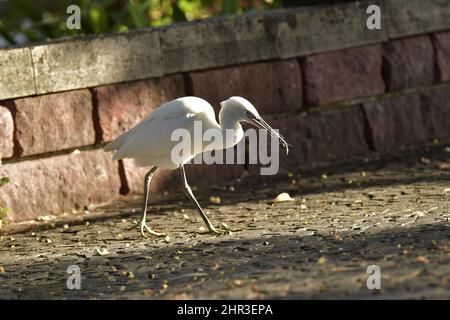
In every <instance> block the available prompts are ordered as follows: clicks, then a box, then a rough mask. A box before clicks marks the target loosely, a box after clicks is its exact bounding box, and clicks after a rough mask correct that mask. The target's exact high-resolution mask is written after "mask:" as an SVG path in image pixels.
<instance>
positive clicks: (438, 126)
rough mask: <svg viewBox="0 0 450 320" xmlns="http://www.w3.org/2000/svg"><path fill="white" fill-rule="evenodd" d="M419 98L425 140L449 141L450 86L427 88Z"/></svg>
mask: <svg viewBox="0 0 450 320" xmlns="http://www.w3.org/2000/svg"><path fill="white" fill-rule="evenodd" d="M420 98H421V111H422V118H423V121H424V126H425V130H426V133H427V135H426V136H427V141H429V142H431V141H433V140H434V139H437V140H438V141H439V142H441V143H442V142H444V143H450V87H446V88H439V89H434V90H428V91H426V92H424V93H422V94H421V95H420Z"/></svg>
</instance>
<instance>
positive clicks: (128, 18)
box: [0, 0, 283, 46]
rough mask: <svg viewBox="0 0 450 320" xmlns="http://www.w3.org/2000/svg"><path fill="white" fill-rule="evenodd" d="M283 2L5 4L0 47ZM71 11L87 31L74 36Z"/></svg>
mask: <svg viewBox="0 0 450 320" xmlns="http://www.w3.org/2000/svg"><path fill="white" fill-rule="evenodd" d="M282 2H283V0H59V1H54V0H33V1H30V0H6V1H5V2H0V46H2V42H3V45H7V44H17V43H26V42H33V41H42V40H46V39H54V38H60V37H64V36H71V35H80V34H98V33H104V32H113V31H116V32H117V31H118V32H123V31H127V30H129V29H133V28H142V27H148V26H161V25H167V24H171V23H174V22H178V21H192V20H198V19H204V18H208V17H212V16H217V15H223V14H237V13H242V12H247V11H252V10H259V9H271V8H279V7H281V6H282ZM69 5H77V6H79V7H80V9H81V29H80V30H69V29H68V28H67V26H66V19H67V17H68V14H67V13H66V10H67V7H68V6H69Z"/></svg>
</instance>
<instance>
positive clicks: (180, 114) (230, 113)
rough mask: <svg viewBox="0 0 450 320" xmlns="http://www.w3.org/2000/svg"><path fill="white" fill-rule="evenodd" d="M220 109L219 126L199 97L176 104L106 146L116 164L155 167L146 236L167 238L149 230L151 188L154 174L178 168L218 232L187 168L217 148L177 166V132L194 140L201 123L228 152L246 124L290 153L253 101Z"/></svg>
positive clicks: (236, 102)
mask: <svg viewBox="0 0 450 320" xmlns="http://www.w3.org/2000/svg"><path fill="white" fill-rule="evenodd" d="M220 105H221V110H220V113H219V123H218V122H217V121H216V117H215V113H214V109H213V108H212V106H211V105H210V104H209V103H208V102H207V101H205V100H203V99H201V98H197V97H183V98H179V99H175V100H172V101H170V102H167V103H165V104H163V105H161V106H160V107H158V108H157V109H156V110H155V111H153V112H152V113H150V115H149V116H148V117H147V118H145V119H144V120H142V121H141V122H140V123H138V124H137V125H136V126H135V127H133V128H132V129H130V130H129V131H127V132H125V133H124V134H122V135H121V136H119V137H118V138H116V139H115V140H114V141H111V142H110V143H109V144H107V145H106V146H105V150H106V151H113V150H116V152H115V153H114V155H113V159H114V160H120V159H124V158H133V159H134V160H135V161H136V163H137V165H139V166H152V167H153V168H152V169H151V170H150V171H149V173H147V175H146V177H145V184H144V187H145V189H144V196H145V197H144V209H143V217H142V220H141V223H140V227H141V233H142V234H143V229H144V228H145V229H146V230H147V231H149V232H150V233H151V234H154V235H163V234H161V233H158V232H155V231H153V230H151V229H150V228H148V227H147V225H146V222H145V216H146V211H147V199H148V189H149V188H148V187H149V184H150V181H151V177H152V175H153V173H154V172H155V171H156V169H157V168H163V169H176V168H178V167H180V168H181V170H182V179H183V188H184V191H185V192H186V194H187V195H188V196H189V198H190V199H191V200H192V201H193V202H194V203H195V204H196V207H197V210H198V211H199V212H200V214H201V215H202V218H203V220H204V221H205V223H206V224H207V226H208V228H209V229H210V230H211V231H214V232H217V230H216V229H215V228H214V227H213V226H212V224H211V223H210V222H209V220H208V218H207V217H206V215H205V214H204V212H203V210H202V209H201V207H200V205H199V204H198V202H197V200H196V199H195V197H194V195H193V194H192V191H191V190H190V188H189V186H188V184H187V180H186V175H185V172H184V164H186V163H187V162H189V161H190V160H191V159H192V158H193V157H195V155H196V154H198V153H202V152H205V151H209V150H212V149H213V148H209V147H210V146H211V144H210V143H206V142H203V141H202V145H201V149H200V150H195V148H191V152H190V153H186V154H184V155H183V157H181V158H180V159H178V160H176V161H178V162H174V161H175V160H174V159H172V150H173V148H174V147H175V146H176V145H177V144H178V143H179V141H172V139H171V136H172V133H173V132H174V131H175V130H176V129H181V128H182V129H186V130H187V131H188V132H189V133H190V134H191V137H192V136H193V135H194V125H195V122H196V121H201V123H202V131H203V132H204V131H206V130H208V129H216V130H219V131H220V132H221V133H222V134H223V137H224V139H223V141H224V142H225V143H224V145H222V146H221V148H224V149H226V148H229V147H232V146H234V145H235V144H237V143H238V142H239V141H240V140H241V139H242V138H243V136H244V132H243V129H242V126H241V124H240V122H242V121H246V122H250V123H252V124H254V125H256V126H258V127H260V128H264V129H266V130H267V131H268V132H269V133H270V134H271V135H273V136H275V137H276V138H278V139H279V141H280V142H281V143H282V144H283V145H284V146H285V147H286V151H287V143H286V142H285V141H284V139H283V138H282V137H281V136H280V135H278V133H276V132H274V131H273V130H272V128H270V126H269V125H268V124H267V123H266V122H265V121H264V120H263V119H262V118H261V117H260V115H259V114H258V112H257V111H256V109H255V107H254V106H253V105H252V104H251V103H250V102H249V101H247V100H246V99H244V98H242V97H231V98H229V99H227V100H225V101H223V102H221V104H220ZM228 130H232V132H233V134H234V135H233V139H232V140H231V141H230V140H229V139H225V137H226V136H227V135H226V131H228ZM202 136H203V135H202ZM194 150H195V151H194Z"/></svg>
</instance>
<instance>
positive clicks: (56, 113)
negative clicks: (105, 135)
mask: <svg viewBox="0 0 450 320" xmlns="http://www.w3.org/2000/svg"><path fill="white" fill-rule="evenodd" d="M14 104H15V108H16V110H17V112H16V115H15V124H16V132H17V141H18V143H19V147H20V149H21V150H22V151H23V152H22V155H30V154H38V153H43V152H49V151H56V150H62V149H68V148H73V147H79V146H85V145H90V144H93V143H94V142H95V131H94V124H93V121H92V99H91V95H90V93H89V91H88V90H79V91H71V92H63V93H55V94H49V95H43V96H37V97H29V98H23V99H17V100H15V102H14Z"/></svg>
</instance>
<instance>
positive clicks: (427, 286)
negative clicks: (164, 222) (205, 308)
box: [0, 223, 450, 299]
mask: <svg viewBox="0 0 450 320" xmlns="http://www.w3.org/2000/svg"><path fill="white" fill-rule="evenodd" d="M341 236H342V238H341V239H340V240H338V239H336V238H335V237H334V236H333V235H330V234H320V233H316V234H314V235H300V234H299V235H296V234H292V235H267V234H266V235H262V236H260V237H255V238H248V239H236V240H234V239H229V238H227V239H223V240H221V239H220V237H218V238H216V239H215V240H214V241H209V240H210V239H203V240H204V242H198V243H197V244H195V245H192V246H188V245H187V244H188V243H175V244H174V245H172V246H168V247H161V248H156V249H155V248H142V249H138V250H136V251H134V252H127V253H123V254H119V255H106V256H92V257H89V258H80V257H77V256H75V255H74V254H73V253H72V254H68V255H67V256H62V257H59V258H57V259H52V258H50V259H48V260H46V261H42V262H38V263H35V264H33V265H29V266H27V265H24V264H20V265H19V269H20V268H22V270H17V271H16V272H15V274H14V275H11V273H9V274H8V273H5V274H0V279H1V281H0V287H2V288H1V290H0V292H2V293H1V294H0V297H1V296H3V297H2V298H11V297H14V298H34V299H44V298H45V299H48V298H50V299H52V298H58V299H61V298H62V299H80V298H81V299H91V298H94V299H95V298H106V299H118V298H119V299H120V298H127V299H145V298H147V299H148V298H151V299H153V298H164V299H166V298H171V299H184V298H194V299H195V298H203V299H210V298H230V299H235V298H244V299H254V298H282V299H304V298H352V299H366V298H421V297H431V298H433V297H438V298H445V297H446V298H448V297H449V296H450V291H449V287H448V281H449V279H448V270H449V260H448V245H449V240H450V227H449V226H448V225H447V224H443V223H435V224H425V225H420V226H417V227H412V228H395V229H388V230H384V231H380V232H375V233H371V234H365V233H362V234H356V233H352V234H350V233H349V234H342V235H341ZM71 264H76V265H78V266H79V267H80V269H81V270H82V289H81V290H68V289H67V287H66V279H67V276H68V275H67V274H66V268H67V267H68V265H71ZM369 265H378V266H379V267H380V269H381V279H382V290H375V291H373V290H369V289H367V287H366V279H367V277H368V276H369V274H367V272H366V269H367V266H369ZM8 277H9V279H8ZM11 277H17V278H20V279H22V283H23V280H24V279H27V280H29V281H27V282H26V284H25V285H23V284H22V285H21V287H20V290H19V288H18V286H15V285H14V281H15V280H14V279H12V278H11ZM445 277H447V278H445ZM445 281H447V285H446V284H445ZM5 286H6V287H5Z"/></svg>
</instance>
